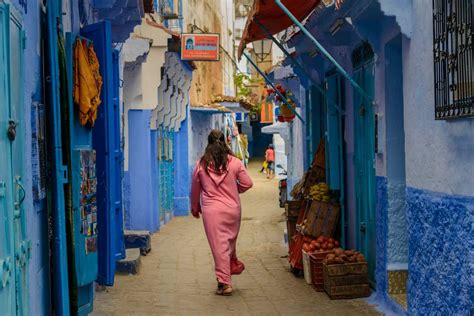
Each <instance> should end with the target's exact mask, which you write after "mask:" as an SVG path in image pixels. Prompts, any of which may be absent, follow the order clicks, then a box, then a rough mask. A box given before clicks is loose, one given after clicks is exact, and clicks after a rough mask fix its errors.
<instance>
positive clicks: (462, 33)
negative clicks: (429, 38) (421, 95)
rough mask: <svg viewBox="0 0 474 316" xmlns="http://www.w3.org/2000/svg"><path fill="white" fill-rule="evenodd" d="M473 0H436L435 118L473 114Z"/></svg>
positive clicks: (434, 31) (434, 40)
mask: <svg viewBox="0 0 474 316" xmlns="http://www.w3.org/2000/svg"><path fill="white" fill-rule="evenodd" d="M473 22H474V16H473V2H472V0H433V58H434V87H435V118H436V119H437V120H446V119H451V118H459V117H467V116H474V71H473V69H474V40H473V38H474V31H473Z"/></svg>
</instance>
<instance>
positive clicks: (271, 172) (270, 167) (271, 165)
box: [265, 144, 275, 179]
mask: <svg viewBox="0 0 474 316" xmlns="http://www.w3.org/2000/svg"><path fill="white" fill-rule="evenodd" d="M265 161H266V162H267V179H273V178H274V177H275V150H274V149H273V144H270V145H268V149H267V151H266V152H265Z"/></svg>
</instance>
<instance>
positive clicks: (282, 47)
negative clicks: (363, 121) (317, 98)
mask: <svg viewBox="0 0 474 316" xmlns="http://www.w3.org/2000/svg"><path fill="white" fill-rule="evenodd" d="M255 22H256V23H257V25H258V27H259V28H260V29H261V30H263V31H264V32H265V34H266V35H267V37H268V38H269V39H271V40H272V41H273V43H275V44H276V45H277V46H278V48H280V49H281V50H282V51H283V53H284V54H285V55H286V57H288V58H289V59H290V60H291V61H292V64H294V65H295V66H297V67H298V68H299V69H300V70H301V71H302V72H303V73H304V74H305V76H306V77H307V78H308V79H309V80H310V81H311V82H312V83H313V84H314V86H315V87H316V89H318V91H319V92H320V93H321V94H322V95H323V96H324V97H325V98H326V100H328V101H329V102H330V103H332V104H333V105H334V107H335V108H336V110H338V111H339V113H341V114H345V111H344V110H343V109H342V108H341V107H340V106H339V105H338V104H337V102H336V101H334V100H333V99H331V98H329V97H328V96H327V93H326V91H324V90H323V89H322V88H321V87H320V86H319V83H318V82H316V80H314V79H313V77H312V76H311V75H310V74H309V73H308V72H307V71H306V69H305V68H304V67H303V65H301V64H300V63H299V62H298V61H297V60H296V59H295V58H294V57H293V56H291V54H290V53H289V52H288V51H287V50H286V48H285V47H284V46H283V45H282V44H281V42H280V41H279V40H277V39H276V38H275V36H273V35H272V34H271V33H270V31H269V30H268V29H267V28H266V27H265V25H263V24H262V23H260V21H259V20H258V19H257V18H256V19H255Z"/></svg>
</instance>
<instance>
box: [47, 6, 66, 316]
mask: <svg viewBox="0 0 474 316" xmlns="http://www.w3.org/2000/svg"><path fill="white" fill-rule="evenodd" d="M61 16H62V11H61V9H60V4H59V3H57V1H55V0H52V1H48V4H47V39H46V44H45V52H46V58H45V60H46V67H45V76H46V78H47V79H49V80H46V81H45V82H46V100H47V106H46V108H47V116H48V152H49V155H50V156H51V162H52V166H51V167H52V179H51V180H52V181H51V183H50V187H49V190H48V191H49V192H51V196H50V201H51V210H52V218H53V235H54V244H53V249H52V258H53V263H52V265H53V271H54V272H53V274H52V277H53V282H52V284H53V289H52V293H53V300H54V304H53V305H54V312H55V314H57V315H69V314H70V305H69V279H68V253H67V240H66V211H65V198H64V193H65V192H64V185H65V184H66V183H67V167H66V166H65V165H63V148H62V140H61V138H62V136H61V135H62V130H61V102H60V91H59V89H60V78H59V60H58V25H57V21H58V18H59V17H61Z"/></svg>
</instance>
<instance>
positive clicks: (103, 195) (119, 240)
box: [81, 21, 124, 285]
mask: <svg viewBox="0 0 474 316" xmlns="http://www.w3.org/2000/svg"><path fill="white" fill-rule="evenodd" d="M81 35H82V36H84V37H86V38H87V39H89V40H91V41H92V42H93V43H94V49H95V52H96V54H97V58H98V60H99V64H100V73H101V75H102V80H103V86H102V92H101V100H102V104H101V106H100V107H99V112H98V115H97V121H96V122H95V125H94V128H93V132H92V144H93V148H94V149H95V151H96V153H97V183H98V188H97V208H98V210H99V212H98V227H99V230H98V234H99V235H98V253H99V274H98V276H97V281H98V282H99V283H100V284H103V285H113V284H114V275H115V263H116V261H117V259H121V258H123V256H124V243H123V217H122V194H121V192H122V187H121V183H122V152H121V146H120V103H119V90H118V89H119V85H118V84H119V77H118V53H117V52H115V53H114V50H113V48H112V27H111V23H110V21H103V22H100V23H96V24H92V25H88V26H86V27H84V28H83V29H82V31H81Z"/></svg>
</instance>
